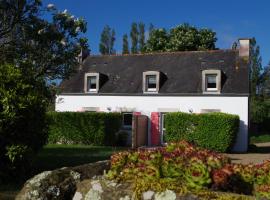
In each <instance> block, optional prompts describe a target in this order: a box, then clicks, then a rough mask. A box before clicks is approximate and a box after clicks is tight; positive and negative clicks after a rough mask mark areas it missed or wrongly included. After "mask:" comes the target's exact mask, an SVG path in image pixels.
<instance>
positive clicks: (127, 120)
mask: <svg viewBox="0 0 270 200" xmlns="http://www.w3.org/2000/svg"><path fill="white" fill-rule="evenodd" d="M122 116H123V118H122V124H123V127H124V128H131V127H132V116H133V114H132V113H122Z"/></svg>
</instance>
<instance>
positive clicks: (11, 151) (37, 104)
mask: <svg viewBox="0 0 270 200" xmlns="http://www.w3.org/2000/svg"><path fill="white" fill-rule="evenodd" d="M26 74H27V75H26ZM46 95H47V88H46V87H45V83H44V82H42V81H38V80H36V79H34V77H33V76H31V74H30V73H27V72H26V71H21V70H20V69H19V68H18V67H14V66H11V65H0V182H1V179H6V178H8V177H11V176H13V177H14V176H18V175H19V177H20V178H23V176H24V175H26V173H27V172H28V170H27V169H28V167H30V164H31V163H30V161H31V158H32V155H33V153H36V152H37V151H38V150H39V149H40V148H42V146H43V144H45V143H46V140H47V124H46V117H45V113H46V107H47V101H46Z"/></svg>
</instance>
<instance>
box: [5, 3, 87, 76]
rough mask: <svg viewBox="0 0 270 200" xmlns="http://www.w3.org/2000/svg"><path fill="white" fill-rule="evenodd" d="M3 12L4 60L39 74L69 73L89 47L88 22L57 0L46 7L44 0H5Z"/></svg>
mask: <svg viewBox="0 0 270 200" xmlns="http://www.w3.org/2000/svg"><path fill="white" fill-rule="evenodd" d="M0 13H1V16H2V17H1V18H0V24H1V26H0V38H1V40H0V62H1V63H10V64H14V65H16V66H19V67H20V68H21V69H22V70H23V71H25V70H26V71H32V73H33V75H34V77H35V78H46V79H49V80H55V79H57V78H60V79H61V78H66V77H68V76H69V75H70V73H71V72H73V71H74V69H75V67H76V66H77V64H78V60H77V56H78V54H79V52H80V51H81V49H82V48H83V49H87V48H88V46H87V39H86V38H84V37H82V36H81V33H85V32H86V22H85V21H84V20H83V19H82V18H76V17H74V16H73V15H71V14H70V13H68V11H67V10H64V11H59V10H57V9H56V7H55V6H54V5H53V4H49V5H48V6H47V7H44V6H43V5H42V2H41V1H40V0H24V1H21V0H3V1H0ZM45 16H46V18H45ZM24 63H28V65H25V64H24ZM26 67H27V69H25V68H26Z"/></svg>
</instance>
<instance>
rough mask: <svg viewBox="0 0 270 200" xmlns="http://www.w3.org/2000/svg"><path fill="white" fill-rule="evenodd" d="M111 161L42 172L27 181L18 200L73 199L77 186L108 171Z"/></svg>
mask: <svg viewBox="0 0 270 200" xmlns="http://www.w3.org/2000/svg"><path fill="white" fill-rule="evenodd" d="M109 166H110V163H109V161H101V162H96V163H90V164H86V165H81V166H77V167H70V168H61V169H56V170H53V171H45V172H42V173H40V174H38V175H36V176H34V177H33V178H31V179H29V180H28V181H26V183H25V184H24V187H23V189H22V190H21V191H20V192H19V194H18V195H17V196H16V200H51V199H54V200H69V199H73V196H74V193H75V191H76V189H77V184H78V183H80V182H81V181H82V180H84V179H90V178H92V177H93V176H96V175H101V174H103V173H104V170H108V169H109Z"/></svg>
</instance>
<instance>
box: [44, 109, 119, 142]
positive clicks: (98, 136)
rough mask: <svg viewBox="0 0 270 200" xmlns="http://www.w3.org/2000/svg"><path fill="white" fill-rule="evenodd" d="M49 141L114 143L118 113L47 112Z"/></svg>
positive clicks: (117, 126) (117, 127)
mask: <svg viewBox="0 0 270 200" xmlns="http://www.w3.org/2000/svg"><path fill="white" fill-rule="evenodd" d="M47 116H48V121H49V138H48V142H49V143H53V144H54V143H58V142H60V143H66V144H68V143H72V144H91V145H115V144H116V135H115V133H116V132H117V131H118V130H119V129H120V127H121V119H122V118H121V114H120V113H91V112H49V113H48V114H47Z"/></svg>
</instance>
